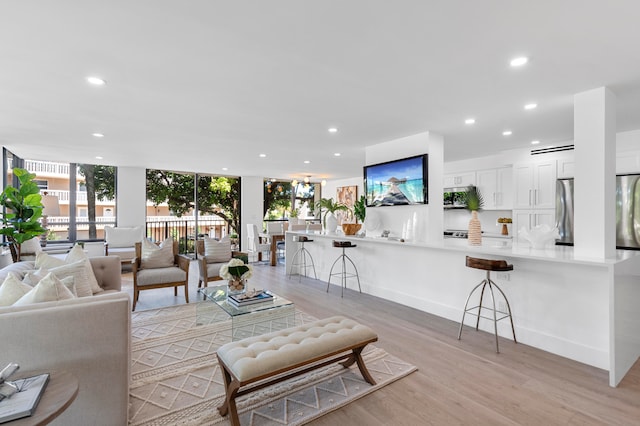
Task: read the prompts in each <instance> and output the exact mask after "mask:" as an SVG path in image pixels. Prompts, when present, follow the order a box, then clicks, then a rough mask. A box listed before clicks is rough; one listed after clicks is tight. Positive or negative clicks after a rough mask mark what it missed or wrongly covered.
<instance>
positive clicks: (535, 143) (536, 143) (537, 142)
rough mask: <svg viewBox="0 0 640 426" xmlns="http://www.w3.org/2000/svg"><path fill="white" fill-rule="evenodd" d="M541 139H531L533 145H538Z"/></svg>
mask: <svg viewBox="0 0 640 426" xmlns="http://www.w3.org/2000/svg"><path fill="white" fill-rule="evenodd" d="M539 143H540V141H531V145H538V144H539Z"/></svg>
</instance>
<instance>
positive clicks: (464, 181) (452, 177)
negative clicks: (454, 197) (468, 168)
mask: <svg viewBox="0 0 640 426" xmlns="http://www.w3.org/2000/svg"><path fill="white" fill-rule="evenodd" d="M475 184H476V172H462V173H449V174H446V175H444V180H443V186H444V187H445V188H455V187H462V186H469V185H475Z"/></svg>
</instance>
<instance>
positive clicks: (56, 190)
mask: <svg viewBox="0 0 640 426" xmlns="http://www.w3.org/2000/svg"><path fill="white" fill-rule="evenodd" d="M3 160H4V176H5V179H4V185H5V187H6V186H9V185H17V182H15V181H14V179H13V168H14V167H20V168H23V169H26V170H27V171H29V172H30V173H33V174H35V175H36V178H35V181H36V184H37V185H38V187H39V188H40V194H41V195H42V204H43V206H44V208H43V219H42V221H43V226H44V227H45V228H46V229H47V234H46V235H47V236H46V241H47V244H48V243H52V244H55V243H60V242H66V243H68V242H76V241H95V240H102V239H103V238H104V227H105V226H107V225H116V222H115V218H116V216H115V211H116V193H115V191H116V171H117V169H116V167H114V166H104V165H95V164H76V163H62V162H55V161H47V160H40V159H24V158H20V157H18V156H16V155H14V154H13V153H11V152H10V151H8V150H6V149H5V150H3Z"/></svg>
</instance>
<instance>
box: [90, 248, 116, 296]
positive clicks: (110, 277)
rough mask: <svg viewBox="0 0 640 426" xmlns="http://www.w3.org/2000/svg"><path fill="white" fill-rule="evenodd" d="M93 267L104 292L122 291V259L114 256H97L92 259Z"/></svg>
mask: <svg viewBox="0 0 640 426" xmlns="http://www.w3.org/2000/svg"><path fill="white" fill-rule="evenodd" d="M89 262H91V267H92V268H93V273H94V275H95V276H96V280H97V281H98V285H99V286H100V287H101V288H102V289H103V290H116V291H120V290H121V289H122V276H121V269H122V268H121V266H120V259H119V258H117V257H114V256H95V257H90V258H89Z"/></svg>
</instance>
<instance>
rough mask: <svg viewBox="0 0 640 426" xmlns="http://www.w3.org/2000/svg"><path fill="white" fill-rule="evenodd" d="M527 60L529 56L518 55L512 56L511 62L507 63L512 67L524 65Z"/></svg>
mask: <svg viewBox="0 0 640 426" xmlns="http://www.w3.org/2000/svg"><path fill="white" fill-rule="evenodd" d="M527 62H529V58H527V57H526V56H520V57H518V58H513V59H512V60H511V62H509V64H510V65H511V66H512V67H521V66H523V65H525V64H526V63H527Z"/></svg>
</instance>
